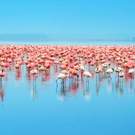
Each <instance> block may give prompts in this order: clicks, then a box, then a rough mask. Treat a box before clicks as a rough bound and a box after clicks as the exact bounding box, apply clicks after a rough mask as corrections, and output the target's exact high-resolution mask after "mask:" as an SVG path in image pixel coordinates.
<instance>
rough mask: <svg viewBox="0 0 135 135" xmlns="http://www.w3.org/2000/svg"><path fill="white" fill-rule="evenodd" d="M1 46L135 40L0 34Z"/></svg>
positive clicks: (127, 41) (130, 41)
mask: <svg viewBox="0 0 135 135" xmlns="http://www.w3.org/2000/svg"><path fill="white" fill-rule="evenodd" d="M0 44H25V45H54V44H55V45H134V44H135V40H134V39H133V38H129V37H128V38H125V37H124V38H116V37H115V38H98V39H97V38H91V37H89V36H86V37H85V36H84V35H83V36H81V35H78V36H76V35H73V36H72V35H71V36H70V35H67V36H65V35H57V34H0Z"/></svg>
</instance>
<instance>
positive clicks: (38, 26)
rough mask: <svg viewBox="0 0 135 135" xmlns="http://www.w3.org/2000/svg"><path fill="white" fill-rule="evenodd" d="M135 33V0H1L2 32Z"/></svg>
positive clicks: (102, 35)
mask: <svg viewBox="0 0 135 135" xmlns="http://www.w3.org/2000/svg"><path fill="white" fill-rule="evenodd" d="M3 33H4V34H6V33H11V34H12V33H15V34H16V33H27V34H28V33H32V34H38V33H41V34H42V33H44V34H46V35H49V34H53V35H57V36H59V35H62V36H67V35H70V36H76V37H79V36H80V37H82V36H86V37H92V38H93V37H94V38H112V37H114V38H115V37H119V38H121V37H122V38H129V37H133V36H135V1H134V0H1V1H0V34H3Z"/></svg>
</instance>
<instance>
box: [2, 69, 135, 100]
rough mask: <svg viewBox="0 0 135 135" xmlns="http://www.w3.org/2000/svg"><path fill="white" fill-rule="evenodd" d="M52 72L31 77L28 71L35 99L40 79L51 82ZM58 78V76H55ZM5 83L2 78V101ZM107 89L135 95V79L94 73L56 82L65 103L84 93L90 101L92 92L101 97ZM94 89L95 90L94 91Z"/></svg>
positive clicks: (17, 71) (17, 76)
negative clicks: (66, 100)
mask: <svg viewBox="0 0 135 135" xmlns="http://www.w3.org/2000/svg"><path fill="white" fill-rule="evenodd" d="M14 71H15V74H16V79H17V80H18V81H19V80H20V79H21V78H22V77H23V76H22V73H21V72H22V71H23V70H21V69H15V70H14ZM50 74H51V71H49V70H48V71H42V72H40V74H39V75H38V74H37V75H31V74H30V70H29V69H27V81H29V82H32V85H31V88H30V90H31V91H30V93H31V96H32V98H33V99H35V98H36V97H37V84H38V83H39V82H38V81H39V79H38V78H39V77H40V78H41V80H42V81H49V80H50V79H51V77H52V75H50ZM54 75H55V77H56V74H54ZM2 83H3V81H2V78H0V99H1V101H3V100H4V90H3V84H2ZM103 87H105V90H106V91H108V92H112V91H115V92H116V93H117V94H118V95H121V96H122V95H124V94H125V93H126V91H129V92H130V94H135V86H134V77H133V75H131V74H127V75H126V76H125V78H124V77H119V76H118V75H117V76H116V75H115V73H113V74H111V75H108V74H106V73H105V72H102V73H93V77H91V78H88V77H76V76H70V77H68V78H65V79H58V80H57V81H56V93H57V96H58V98H59V100H61V101H64V100H65V99H66V98H67V97H71V96H75V95H77V93H79V92H82V95H83V96H84V99H86V100H89V99H90V98H91V96H92V90H95V91H96V95H97V96H99V95H100V90H101V89H102V88H103ZM93 88H94V89H93Z"/></svg>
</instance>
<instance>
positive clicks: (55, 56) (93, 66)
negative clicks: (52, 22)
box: [0, 45, 135, 89]
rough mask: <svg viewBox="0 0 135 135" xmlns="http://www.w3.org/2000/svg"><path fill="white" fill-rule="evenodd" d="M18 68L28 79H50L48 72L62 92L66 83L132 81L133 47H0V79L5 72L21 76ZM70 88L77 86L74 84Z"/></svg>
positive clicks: (134, 72) (134, 68)
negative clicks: (101, 80) (107, 80)
mask: <svg viewBox="0 0 135 135" xmlns="http://www.w3.org/2000/svg"><path fill="white" fill-rule="evenodd" d="M22 67H25V68H26V74H27V77H28V79H29V80H35V79H36V78H37V77H38V76H39V75H41V76H42V78H43V79H44V80H48V79H50V76H49V74H50V72H52V74H53V76H54V77H55V78H56V83H57V85H59V82H61V85H62V88H63V89H64V87H65V85H67V81H68V82H69V84H70V83H72V84H74V82H78V80H85V81H86V83H85V85H89V80H91V79H92V78H93V77H95V76H97V75H98V76H102V77H103V76H105V77H107V78H110V77H111V76H112V75H114V74H115V77H117V78H123V79H134V74H135V47H134V46H25V45H22V46H19V45H18V46H17V45H2V46H0V79H1V82H2V79H3V78H5V77H7V78H8V71H12V70H13V71H16V73H17V78H20V77H21V70H22ZM75 84H76V85H74V87H77V86H78V85H79V84H78V83H75Z"/></svg>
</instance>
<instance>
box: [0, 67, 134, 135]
mask: <svg viewBox="0 0 135 135" xmlns="http://www.w3.org/2000/svg"><path fill="white" fill-rule="evenodd" d="M53 70H54V69H51V73H50V75H48V76H45V78H42V77H41V76H38V78H37V79H36V80H35V81H32V80H28V78H27V75H26V69H25V67H24V66H23V69H22V72H19V73H18V72H15V71H8V77H7V78H4V79H3V80H2V84H1V91H3V93H4V97H2V96H1V102H0V134H1V135H18V134H19V135H27V134H28V135H30V134H32V135H37V134H39V135H40V134H47V135H49V134H51V135H54V134H56V135H63V134H66V135H69V134H70V135H75V134H77V135H83V134H88V135H89V134H92V135H114V134H118V135H120V134H122V135H134V134H135V121H134V118H135V86H134V85H135V84H134V79H127V80H125V79H123V78H119V79H118V78H117V76H116V75H115V74H113V75H112V76H111V77H109V78H107V79H106V78H104V79H102V76H99V75H95V76H94V78H91V79H90V80H89V83H87V82H86V80H78V83H79V86H78V84H77V82H75V83H74V82H73V81H72V80H70V81H68V82H67V86H66V87H65V88H63V87H61V83H60V82H58V83H57V84H56V74H57V73H55V74H54V71H53ZM69 82H70V83H71V84H69Z"/></svg>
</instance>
